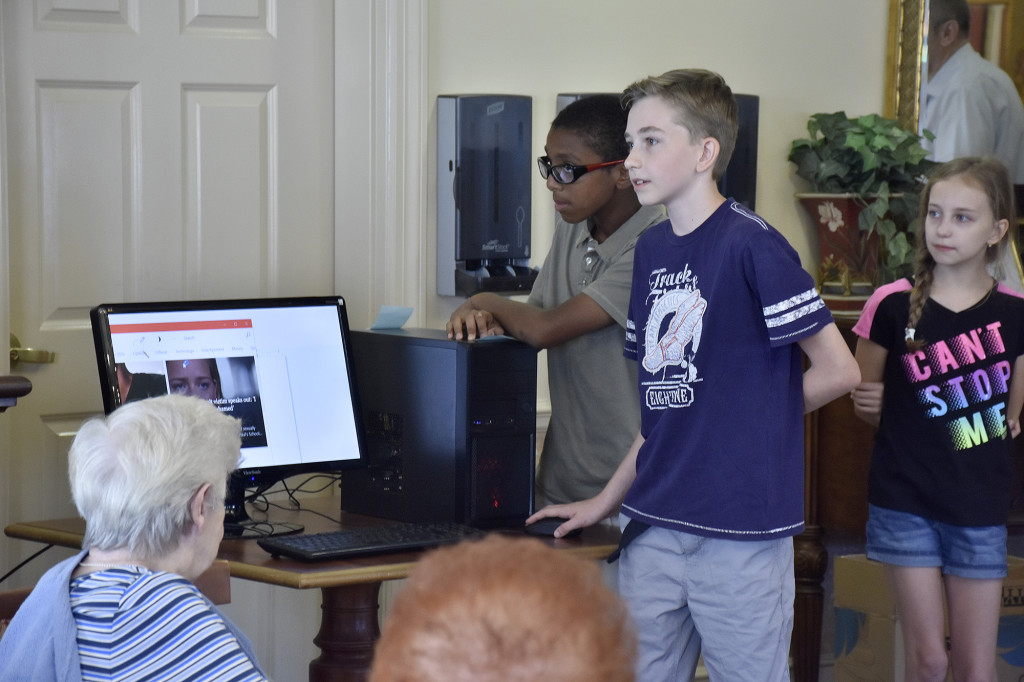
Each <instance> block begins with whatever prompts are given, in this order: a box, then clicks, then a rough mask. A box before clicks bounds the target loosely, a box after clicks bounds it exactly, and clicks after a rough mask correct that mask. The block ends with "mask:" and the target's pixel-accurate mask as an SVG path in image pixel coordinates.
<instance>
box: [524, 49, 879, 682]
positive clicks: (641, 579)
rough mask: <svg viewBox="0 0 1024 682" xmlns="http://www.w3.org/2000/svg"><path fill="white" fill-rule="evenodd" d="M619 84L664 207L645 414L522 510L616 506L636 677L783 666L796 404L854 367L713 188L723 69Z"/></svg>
mask: <svg viewBox="0 0 1024 682" xmlns="http://www.w3.org/2000/svg"><path fill="white" fill-rule="evenodd" d="M624 101H626V102H627V105H628V107H629V115H628V116H629V118H628V123H627V125H626V140H627V142H628V144H629V148H630V151H629V155H628V156H627V158H626V160H625V161H624V162H623V165H624V166H625V168H626V169H627V170H628V172H629V175H630V178H631V179H632V182H633V187H634V188H635V190H636V193H637V197H638V198H639V200H640V202H641V203H643V204H644V205H653V204H663V205H664V206H665V208H666V210H667V213H668V218H669V219H668V220H666V221H664V222H662V223H659V224H658V225H655V226H653V227H651V228H650V229H649V230H647V231H646V232H644V234H643V236H641V237H640V239H639V240H638V241H637V245H636V251H635V256H634V263H633V280H632V281H633V284H632V292H631V297H630V304H629V316H628V322H627V326H626V344H625V347H624V354H625V355H626V356H627V357H630V358H632V359H635V360H636V361H637V365H638V371H639V384H638V388H639V393H640V395H641V400H640V404H641V406H642V407H641V428H640V429H639V430H638V431H637V433H636V438H635V440H634V442H633V444H632V446H631V447H630V449H629V452H628V453H627V455H626V457H625V458H624V459H623V461H622V464H621V465H620V466H619V469H618V470H617V471H616V472H615V474H614V475H613V476H612V478H611V480H610V481H609V483H608V485H607V486H606V487H605V489H604V490H602V491H601V493H600V494H598V495H597V496H596V497H593V498H591V499H589V500H584V501H582V502H577V503H574V504H570V505H554V506H552V507H548V508H547V509H543V510H541V511H540V512H538V513H537V514H535V515H534V516H533V517H531V518H530V519H528V521H531V522H532V521H536V520H539V519H541V518H544V517H562V518H566V517H567V518H568V519H569V520H568V521H566V522H565V523H563V524H562V525H561V526H559V528H558V529H557V530H556V531H555V535H556V537H562V536H564V535H565V534H566V533H567V532H569V531H571V530H573V529H576V528H582V527H583V526H586V525H591V524H594V523H597V522H598V521H600V520H601V519H603V518H605V517H606V516H607V515H608V514H609V513H611V512H613V510H617V509H619V508H620V506H621V510H622V515H623V516H625V517H627V518H628V519H629V523H628V524H627V525H626V527H625V529H624V530H623V534H622V538H623V539H622V543H621V545H620V552H619V553H617V555H618V556H619V559H618V563H619V573H618V575H619V594H620V595H621V596H622V597H623V598H624V599H625V601H626V603H627V605H628V607H629V610H630V614H631V616H632V619H633V622H634V624H635V626H636V630H637V639H638V644H639V657H638V666H637V675H636V678H637V679H638V680H644V681H645V682H646V681H652V682H653V681H660V680H686V679H690V680H692V679H693V676H694V671H695V669H696V665H697V657H698V656H699V655H700V654H701V653H702V651H703V654H704V663H705V665H706V666H707V669H708V672H709V673H710V676H711V679H712V680H729V681H730V682H739V681H746V682H780V681H782V680H788V679H789V670H788V654H789V642H790V636H791V633H792V629H793V599H794V593H795V585H794V563H793V561H794V557H793V539H792V536H794V535H796V534H797V533H799V532H800V531H801V530H803V526H804V517H803V511H804V505H803V482H804V473H803V457H804V442H803V414H804V412H805V411H809V410H813V409H816V408H817V407H819V406H821V405H823V404H825V403H827V402H829V401H831V400H833V399H835V398H837V397H839V396H840V395H842V394H844V393H846V392H848V391H849V390H850V389H852V388H853V387H854V386H856V385H857V383H858V382H859V381H860V372H859V370H858V368H857V363H856V361H855V360H854V359H853V356H852V354H851V353H850V349H849V347H848V346H847V345H846V342H845V341H844V340H843V338H842V336H841V335H840V333H839V330H838V328H837V327H836V325H835V323H834V322H833V320H832V315H831V314H830V313H829V311H828V309H827V308H826V307H825V305H824V303H823V302H822V300H821V297H820V296H819V295H818V292H817V290H816V289H815V284H814V280H813V278H812V277H811V276H810V275H809V274H808V273H807V272H806V271H805V270H804V269H803V268H801V267H800V262H799V258H798V256H797V254H796V252H795V251H794V250H793V248H792V247H791V246H790V245H789V244H788V243H787V242H786V239H785V238H784V237H783V236H782V235H781V234H780V233H779V232H778V231H777V230H775V229H774V228H772V227H771V226H770V225H768V224H767V223H766V222H765V221H764V219H763V218H761V217H760V216H758V215H756V214H755V213H752V212H751V211H749V210H748V209H747V208H745V207H744V206H743V205H741V204H739V203H737V202H736V201H733V200H728V199H726V198H725V197H723V196H722V195H721V193H720V192H719V191H718V188H717V186H716V180H717V179H718V178H720V177H721V175H722V173H723V172H724V170H725V167H726V165H727V164H728V161H729V157H730V155H731V154H732V150H733V147H734V145H735V141H736V134H737V129H738V126H737V105H736V100H735V98H734V97H733V95H732V90H731V89H730V88H729V86H728V85H726V83H725V81H724V80H723V79H722V77H721V76H719V75H718V74H715V73H711V72H709V71H704V70H699V69H681V70H677V71H670V72H668V73H665V74H663V75H661V76H656V77H651V78H646V79H643V80H641V81H638V82H636V83H634V84H633V85H631V86H630V87H629V88H627V89H626V92H625V95H624ZM801 351H802V352H801ZM804 354H806V358H807V360H808V366H807V367H808V368H807V369H806V371H805V370H804V369H803V360H804V358H803V355H804Z"/></svg>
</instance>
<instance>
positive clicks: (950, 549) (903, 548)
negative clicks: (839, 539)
mask: <svg viewBox="0 0 1024 682" xmlns="http://www.w3.org/2000/svg"><path fill="white" fill-rule="evenodd" d="M867 536H868V542H867V556H868V558H869V559H874V560H875V561H881V562H883V563H886V564H893V565H895V566H923V567H929V566H934V567H937V568H941V569H942V572H943V573H944V574H946V575H956V576H960V577H962V578H976V579H983V580H984V579H998V578H1005V577H1006V526H951V525H949V524H945V523H938V522H936V521H930V520H928V519H925V518H922V517H920V516H915V515H913V514H908V513H906V512H899V511H893V510H892V509H884V508H882V507H876V506H875V505H869V507H868V526H867Z"/></svg>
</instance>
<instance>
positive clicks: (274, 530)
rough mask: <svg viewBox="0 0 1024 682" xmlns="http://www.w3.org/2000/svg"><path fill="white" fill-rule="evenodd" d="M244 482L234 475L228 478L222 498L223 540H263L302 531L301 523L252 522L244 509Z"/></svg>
mask: <svg viewBox="0 0 1024 682" xmlns="http://www.w3.org/2000/svg"><path fill="white" fill-rule="evenodd" d="M245 490H246V488H245V480H244V479H243V478H242V477H241V476H238V475H237V474H235V473H232V474H231V475H230V476H229V477H228V489H227V496H226V497H225V498H224V539H226V540H233V539H237V538H243V539H245V538H250V539H251V538H265V537H269V536H271V535H288V534H290V533H298V532H300V531H302V529H303V526H302V524H301V523H287V522H276V523H271V522H270V521H254V520H253V519H251V518H249V513H248V512H247V511H246V509H245Z"/></svg>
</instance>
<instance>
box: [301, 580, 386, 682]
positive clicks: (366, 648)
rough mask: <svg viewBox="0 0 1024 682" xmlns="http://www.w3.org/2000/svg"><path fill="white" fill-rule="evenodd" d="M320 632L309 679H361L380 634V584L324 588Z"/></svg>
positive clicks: (339, 681)
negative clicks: (378, 612)
mask: <svg viewBox="0 0 1024 682" xmlns="http://www.w3.org/2000/svg"><path fill="white" fill-rule="evenodd" d="M321 592H322V593H323V605H322V606H321V607H320V608H321V611H322V612H321V614H320V632H318V633H317V635H316V637H315V638H314V639H313V642H314V643H315V644H316V645H317V646H318V647H320V656H319V657H317V658H316V659H315V660H314V661H312V662H311V663H310V664H309V680H310V682H363V681H364V680H365V679H366V675H367V673H368V672H369V671H370V663H371V661H372V660H373V645H374V644H375V643H376V641H377V638H378V637H380V628H379V626H378V625H377V609H378V596H379V594H380V583H379V582H375V583H367V584H363V585H341V586H338V587H325V588H323V589H321Z"/></svg>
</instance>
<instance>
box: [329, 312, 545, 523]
mask: <svg viewBox="0 0 1024 682" xmlns="http://www.w3.org/2000/svg"><path fill="white" fill-rule="evenodd" d="M352 342H353V345H352V359H353V364H354V365H355V371H356V381H357V385H358V387H359V393H360V401H361V403H362V407H363V422H364V428H365V431H366V434H365V441H364V445H365V449H366V460H367V467H366V468H364V469H356V470H352V471H346V472H345V473H344V475H343V476H342V484H341V507H342V509H344V510H345V511H350V512H356V513H360V514H369V515H372V516H383V517H387V518H392V519H397V520H400V521H456V522H460V523H468V524H471V525H475V526H480V527H499V526H516V525H519V526H521V525H522V523H523V521H524V520H525V519H526V517H527V516H529V515H530V513H531V511H532V508H533V479H534V463H535V458H536V432H537V427H536V404H537V353H536V351H535V350H534V349H532V348H530V347H529V346H527V345H526V344H524V343H521V342H519V341H515V340H512V339H507V338H494V339H486V340H480V341H475V342H467V341H450V340H449V339H448V338H447V336H446V334H445V332H444V331H441V330H434V329H396V330H379V331H353V332H352Z"/></svg>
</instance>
